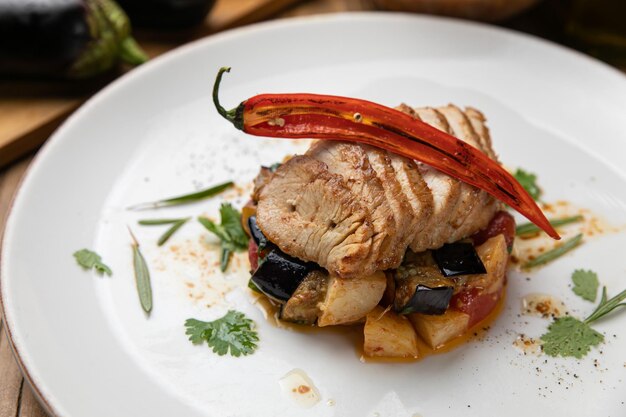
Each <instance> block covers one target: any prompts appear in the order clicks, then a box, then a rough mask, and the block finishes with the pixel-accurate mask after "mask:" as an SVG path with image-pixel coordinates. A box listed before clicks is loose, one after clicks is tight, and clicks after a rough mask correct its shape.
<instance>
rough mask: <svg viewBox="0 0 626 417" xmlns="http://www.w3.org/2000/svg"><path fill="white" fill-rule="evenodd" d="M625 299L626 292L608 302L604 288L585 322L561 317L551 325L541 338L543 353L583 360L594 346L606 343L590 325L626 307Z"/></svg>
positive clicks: (602, 336)
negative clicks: (619, 308) (617, 309)
mask: <svg viewBox="0 0 626 417" xmlns="http://www.w3.org/2000/svg"><path fill="white" fill-rule="evenodd" d="M624 299H626V290H624V291H622V292H621V293H619V294H618V295H616V296H615V297H613V298H611V299H610V300H608V299H607V295H606V287H604V288H603V289H602V299H601V300H600V303H599V304H598V306H597V307H596V309H595V310H594V312H593V313H591V315H590V316H589V317H587V318H586V319H585V320H584V321H581V320H578V319H576V318H574V317H569V316H568V317H559V318H557V319H556V320H554V322H553V323H552V324H550V326H549V327H548V332H547V333H546V334H544V335H543V336H541V340H542V342H543V345H542V346H543V351H544V352H545V353H546V354H547V355H549V356H564V357H567V356H573V357H575V358H578V359H580V358H582V357H583V356H585V355H586V354H587V353H588V352H589V350H590V349H591V347H592V346H596V345H598V344H600V343H601V342H603V341H604V335H602V334H601V333H598V332H597V331H595V330H593V329H592V328H591V326H590V324H591V323H593V322H594V321H596V320H598V319H600V318H602V317H604V316H606V315H607V314H609V313H610V312H612V311H613V310H615V309H616V308H618V307H625V306H626V303H623V302H622V301H624Z"/></svg>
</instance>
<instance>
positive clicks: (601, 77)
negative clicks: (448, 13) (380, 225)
mask: <svg viewBox="0 0 626 417" xmlns="http://www.w3.org/2000/svg"><path fill="white" fill-rule="evenodd" d="M222 65H231V66H232V67H233V71H232V73H231V74H229V75H227V76H226V78H225V80H224V84H223V88H222V100H223V102H224V103H227V104H229V106H228V107H230V105H232V106H235V105H236V104H237V103H238V102H239V101H240V100H242V99H244V98H246V97H249V96H251V95H254V94H256V93H261V92H280V91H284V92H293V91H311V92H318V93H332V94H339V95H348V96H356V97H362V98H366V99H370V100H374V101H377V102H381V103H385V104H388V105H395V104H397V103H399V102H401V101H404V102H407V103H411V104H413V105H443V104H446V103H448V102H454V103H458V104H460V105H472V106H475V107H477V108H480V109H481V110H483V111H484V112H485V113H486V115H487V117H488V119H489V126H490V127H491V130H492V133H493V136H494V138H495V139H494V142H495V147H496V149H497V150H498V152H499V153H500V155H501V158H502V160H503V161H505V163H506V164H507V165H509V166H521V167H524V168H527V169H528V170H531V171H533V172H536V173H538V174H539V178H540V182H541V185H542V186H543V187H544V189H545V190H546V194H545V199H546V200H548V201H554V200H559V199H566V200H569V201H571V202H573V203H574V204H576V205H578V206H582V207H587V208H590V209H592V210H593V211H594V212H596V213H598V214H600V215H602V216H603V217H604V218H606V219H607V220H608V221H609V222H612V223H614V224H619V222H622V221H623V220H624V214H625V211H626V183H625V172H626V171H625V169H624V167H623V165H624V164H623V162H624V154H625V152H626V140H625V139H626V133H625V132H626V117H624V110H625V109H626V81H625V79H624V77H623V76H621V75H620V74H618V73H617V72H616V71H614V70H612V69H610V68H608V67H606V66H604V65H602V64H600V63H598V62H595V61H593V60H591V59H588V58H585V57H584V56H581V55H579V54H576V53H572V52H571V51H568V50H564V49H562V48H559V47H556V46H553V45H550V44H547V43H545V42H543V41H540V40H537V39H534V38H529V37H527V36H522V35H519V34H515V33H511V32H508V31H504V30H500V29H495V28H492V27H488V26H483V25H477V24H472V23H466V22H459V21H453V20H445V19H434V18H425V17H415V16H408V15H398V14H348V15H335V16H330V17H316V18H307V19H299V20H292V21H283V22H277V23H270V24H263V25H258V26H254V27H250V28H245V29H240V30H236V31H232V32H229V33H225V34H221V35H218V36H214V37H211V38H209V39H206V40H203V41H200V42H197V43H194V44H192V45H189V46H185V47H183V48H180V49H178V50H177V51H175V52H172V53H170V54H167V55H166V56H164V57H162V58H158V59H155V60H154V61H153V62H151V63H149V64H147V65H145V66H142V67H141V68H139V69H137V70H135V71H133V72H132V73H130V74H129V75H127V76H125V77H123V78H122V79H120V80H119V81H116V82H114V83H113V84H112V85H111V86H109V87H108V88H106V89H105V90H104V91H102V92H101V93H99V94H98V95H97V96H96V97H95V98H93V99H92V100H90V101H89V102H88V103H87V104H85V105H84V106H83V107H82V108H81V109H80V110H79V111H77V112H76V113H75V114H74V115H73V116H72V117H71V118H70V119H69V120H68V121H67V122H66V123H65V124H64V125H63V127H62V128H60V129H59V130H58V131H57V132H56V134H55V135H54V137H53V138H51V140H50V141H49V142H48V143H47V145H46V146H45V147H44V149H43V150H42V151H41V152H40V154H39V155H38V157H37V159H36V161H35V163H34V164H33V166H32V167H31V169H30V171H29V172H28V175H27V177H26V179H25V180H24V183H23V185H22V188H21V189H20V192H19V193H18V196H17V199H16V200H15V204H14V206H13V210H12V213H11V217H10V219H9V222H8V225H7V229H6V236H5V241H4V248H3V253H2V301H3V306H4V312H5V317H6V323H7V325H8V331H9V333H10V336H11V339H12V342H13V345H14V347H15V349H16V351H17V353H18V356H19V359H20V361H21V363H22V366H23V367H24V368H25V370H26V372H27V374H28V378H29V379H30V380H31V381H32V383H33V384H34V386H35V388H36V391H37V392H38V394H39V395H40V396H41V397H42V398H43V401H44V403H45V404H46V406H47V407H48V408H49V409H51V410H52V411H53V412H54V413H55V414H58V415H63V416H90V417H98V416H135V417H136V416H152V417H155V416H230V415H238V416H277V415H281V416H312V415H315V416H331V415H334V416H412V415H421V416H425V417H431V416H438V417H442V416H458V415H461V413H462V414H463V415H465V416H496V415H507V416H527V415H563V416H565V415H567V416H585V417H591V416H609V415H610V416H619V415H625V414H626V406H624V391H625V388H626V386H625V384H624V380H625V379H626V364H625V363H624V361H625V359H626V358H625V357H624V352H625V351H626V333H624V318H625V317H624V316H623V315H622V316H621V317H620V316H616V317H613V318H610V319H608V320H604V321H602V322H599V323H598V324H597V326H596V328H597V329H599V330H600V331H603V332H604V333H605V334H606V335H607V343H606V344H604V345H602V347H601V351H602V353H600V351H599V350H598V349H594V350H593V352H592V353H591V354H590V355H589V356H588V357H587V358H585V359H583V360H580V361H576V360H571V359H553V358H548V357H543V356H542V357H534V356H524V355H522V354H521V353H520V352H519V351H518V350H516V349H515V348H513V347H512V342H513V340H514V339H515V337H516V335H517V334H518V333H520V332H524V333H527V334H530V335H535V336H538V335H540V334H541V332H542V331H543V330H544V329H545V327H546V325H547V322H546V321H545V320H541V319H535V318H527V317H522V318H520V317H518V314H519V311H520V309H519V302H520V298H521V297H522V296H523V295H524V294H526V293H529V292H534V291H541V292H546V293H550V294H554V295H557V296H559V297H561V298H563V299H564V300H565V302H566V303H567V304H568V306H569V307H570V308H571V309H572V310H573V313H574V314H577V315H579V316H582V315H585V314H587V313H588V312H589V311H590V310H591V309H592V307H593V306H592V305H591V304H590V303H587V302H584V301H581V300H579V299H577V297H576V296H574V295H573V294H572V292H571V290H570V289H569V287H568V285H569V276H570V274H571V272H572V271H573V270H574V269H575V268H577V267H585V268H593V269H594V270H596V271H598V272H599V274H600V277H601V281H602V282H603V283H604V284H606V285H607V286H608V287H609V291H610V292H611V293H612V294H615V293H616V292H617V291H619V290H622V289H623V288H624V287H625V286H626V284H625V281H624V279H623V276H624V272H625V269H626V268H625V267H626V263H625V262H624V258H623V253H622V252H623V248H624V246H625V245H626V235H625V234H623V233H622V234H619V233H616V234H608V235H605V236H601V237H597V238H593V239H588V242H587V243H586V244H585V245H583V246H582V247H581V248H580V249H578V250H577V251H576V252H575V253H574V254H573V255H571V256H566V257H564V258H563V259H560V260H559V261H558V262H555V263H554V264H552V265H550V266H549V267H547V268H544V269H541V270H540V271H539V272H537V273H534V274H532V275H531V277H532V279H531V280H530V281H528V280H526V279H524V278H525V276H526V275H522V274H519V273H512V274H511V275H510V279H509V296H508V298H507V301H506V306H505V309H504V313H503V314H502V316H501V317H500V318H499V319H498V321H497V322H496V323H495V325H494V326H493V328H492V329H491V330H490V332H489V333H488V337H487V339H486V340H484V341H475V342H471V343H469V344H467V345H464V346H462V347H460V348H458V349H456V350H454V351H453V352H451V353H449V354H444V355H437V356H433V357H429V358H428V359H427V360H424V361H421V362H417V363H405V364H391V363H388V364H384V363H375V364H364V363H361V362H360V361H359V360H358V357H357V355H356V353H355V350H354V347H353V342H352V341H351V339H350V338H348V337H343V336H342V335H341V334H338V333H332V334H326V333H324V334H319V333H296V332H289V331H285V330H282V329H278V328H275V327H272V326H271V325H270V324H268V323H267V322H266V321H265V320H264V319H263V316H262V313H261V311H260V310H259V309H258V308H257V307H256V306H254V305H253V304H252V302H251V297H250V295H249V294H248V293H247V292H246V291H244V290H242V289H238V288H239V287H237V286H238V285H240V284H241V283H245V281H246V279H247V276H246V273H245V266H243V265H244V262H243V261H242V266H241V267H240V268H234V272H232V273H231V274H229V275H227V276H226V277H220V276H219V274H215V273H214V272H211V271H214V270H215V269H216V268H215V266H214V262H215V260H216V250H215V248H214V247H213V246H210V245H208V246H207V245H206V244H204V243H202V242H203V239H208V240H209V242H215V241H214V240H212V238H211V237H209V236H208V234H207V233H205V232H204V231H203V229H202V228H201V226H200V225H198V224H196V223H190V224H189V225H187V226H186V227H184V228H183V229H182V230H181V231H180V232H179V233H178V234H177V235H175V236H174V238H173V239H172V240H171V242H170V243H169V245H168V246H167V247H165V248H157V247H156V246H155V243H154V242H155V240H156V238H157V236H158V235H159V233H160V232H161V231H162V229H158V228H145V227H144V228H141V227H139V226H137V225H136V223H135V222H136V220H137V219H139V218H144V217H167V216H177V215H198V214H201V213H206V214H208V215H212V216H215V215H216V214H217V208H218V205H219V203H220V199H215V200H210V201H206V202H203V203H198V204H195V205H190V206H184V207H177V208H171V209H162V210H159V211H158V212H153V213H151V212H145V213H136V212H129V211H126V210H124V208H125V207H126V206H128V205H129V204H132V203H137V202H141V201H145V200H153V199H155V198H159V197H164V196H171V195H177V194H180V193H184V192H187V191H190V190H193V189H197V188H199V187H202V186H207V185H209V184H214V183H216V182H218V181H221V180H226V179H232V178H234V179H235V180H236V181H237V182H238V183H239V184H241V185H244V184H246V183H248V182H249V181H250V179H251V178H252V177H253V175H254V174H255V171H256V170H257V168H258V166H259V164H260V163H264V164H270V163H272V162H274V161H276V160H280V159H281V158H282V156H283V155H284V154H286V153H288V152H297V151H298V150H300V151H301V150H302V149H303V146H304V144H302V143H300V144H296V143H294V142H289V141H282V142H281V141H279V140H264V139H259V138H253V137H247V136H246V135H244V134H242V133H241V132H238V131H235V130H234V129H233V128H232V126H230V125H228V124H227V123H226V122H225V121H224V120H222V119H220V118H219V117H218V115H217V114H216V112H215V110H214V108H213V105H212V103H211V101H210V88H211V85H212V82H213V78H214V76H215V73H216V70H217V68H218V67H220V66H222ZM226 197H228V198H229V199H232V198H233V197H234V194H233V193H230V194H229V195H227V196H226ZM245 198H246V197H245V196H241V197H238V198H237V199H236V204H242V203H243V201H244V199H245ZM126 225H131V226H132V227H133V229H134V231H135V233H136V234H137V235H138V238H139V240H140V242H141V243H142V248H143V251H144V255H145V256H146V258H147V260H148V262H149V263H150V267H151V269H152V278H153V289H154V303H155V304H154V311H153V313H152V315H151V316H150V317H149V318H147V317H146V316H145V315H144V314H143V313H142V311H141V309H140V307H139V303H138V300H137V294H136V292H135V288H134V278H133V272H132V267H131V250H130V246H129V243H130V240H129V236H128V233H127V230H126ZM172 245H176V246H177V247H178V251H175V250H172V249H171V246H172ZM83 247H89V248H95V249H96V250H97V251H98V252H99V253H100V254H101V255H102V256H103V257H104V260H105V261H106V262H107V263H108V264H109V265H110V266H111V267H112V269H113V271H114V274H113V276H112V277H111V278H107V277H98V276H95V275H92V274H91V273H85V272H83V271H82V270H81V269H80V268H79V267H77V265H76V264H75V262H74V259H73V258H72V253H73V252H74V251H75V250H77V249H80V248H83ZM192 252H193V253H192ZM244 258H245V255H242V256H241V260H243V259H244ZM190 284H193V288H191V287H190ZM209 285H211V286H212V287H213V289H212V290H211V289H209V287H208V286H209ZM216 288H217V290H218V291H219V290H224V291H226V292H227V295H226V297H225V298H222V297H221V296H215V291H216ZM230 288H235V289H234V290H232V291H227V290H228V289H230ZM208 304H211V305H212V306H211V307H207V305H208ZM228 308H236V309H238V310H241V311H244V312H245V313H246V314H248V315H249V316H251V317H253V318H254V320H255V321H256V322H257V323H258V325H259V333H260V337H261V342H260V348H259V350H258V351H257V352H256V353H255V354H254V355H251V356H248V357H242V358H231V357H218V356H216V355H214V354H213V353H212V352H210V350H209V349H208V348H207V347H206V346H193V345H191V344H190V343H189V342H188V341H187V338H186V336H185V334H184V328H183V322H184V320H185V319H187V318H189V317H196V318H198V319H204V320H209V319H213V318H216V317H218V316H221V315H222V314H223V313H224V312H225V311H226V310H227V309H228ZM613 334H616V337H613ZM594 359H597V361H598V366H597V367H596V366H594ZM294 368H301V369H303V370H304V371H305V372H306V373H307V374H308V375H309V376H310V378H311V379H312V380H313V382H314V383H315V384H316V386H317V388H318V389H319V392H320V395H321V397H322V400H321V401H320V402H319V403H318V404H317V405H316V406H314V407H313V408H310V409H306V410H305V409H301V408H299V407H298V406H297V405H296V404H295V403H293V402H291V400H290V399H289V398H288V397H287V396H286V395H285V394H284V393H283V392H282V391H281V389H280V386H279V383H278V381H279V379H280V378H281V377H282V376H283V375H285V374H286V373H287V372H289V371H291V370H292V369H294ZM574 374H575V375H574Z"/></svg>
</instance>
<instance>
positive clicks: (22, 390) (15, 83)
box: [0, 0, 626, 417]
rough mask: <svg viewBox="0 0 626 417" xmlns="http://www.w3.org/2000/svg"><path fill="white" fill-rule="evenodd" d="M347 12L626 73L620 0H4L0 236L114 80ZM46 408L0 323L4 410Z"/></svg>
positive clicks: (625, 11)
mask: <svg viewBox="0 0 626 417" xmlns="http://www.w3.org/2000/svg"><path fill="white" fill-rule="evenodd" d="M346 11H403V12H409V13H420V14H433V15H442V16H451V17H455V18H461V19H470V20H476V21H482V22H488V23H490V24H494V25H497V26H501V27H505V28H509V29H513V30H516V31H521V32H526V33H530V34H533V35H535V36H538V37H541V38H544V39H548V40H551V41H553V42H556V43H559V44H562V45H565V46H567V47H570V48H574V49H576V50H579V51H581V52H582V53H584V54H588V55H591V56H594V57H596V58H598V59H600V60H602V61H604V62H606V63H607V64H609V65H612V66H614V67H616V68H617V69H619V70H621V71H626V23H625V22H626V1H625V0H117V1H115V0H28V1H26V0H0V235H1V234H2V231H3V228H4V221H5V219H6V215H7V213H8V210H9V206H10V201H11V197H12V195H13V194H14V192H15V190H16V189H17V187H18V184H19V181H20V179H21V177H22V175H23V173H24V172H25V170H26V169H27V167H28V165H29V164H30V162H31V160H32V158H33V155H34V153H35V152H36V150H37V149H38V148H39V147H40V146H41V145H42V144H43V143H44V142H45V140H46V139H47V138H48V137H49V136H50V134H51V133H52V132H53V131H54V130H55V129H56V128H57V127H58V126H59V125H60V124H61V123H62V122H63V120H65V119H66V118H67V117H68V116H69V115H70V114H71V113H72V112H73V111H74V110H75V109H76V108H78V107H79V106H80V105H81V104H82V103H83V102H84V101H85V100H87V99H88V98H89V97H91V96H92V95H93V94H95V93H96V92H98V91H99V90H100V89H102V88H103V87H104V86H106V85H107V84H108V83H110V82H111V81H113V80H114V79H115V78H117V77H119V76H120V75H122V74H124V73H125V72H127V71H131V70H132V69H133V68H134V67H136V66H138V65H141V64H143V63H144V62H146V61H148V60H149V59H151V58H153V57H155V56H158V55H160V54H162V53H164V52H167V51H168V50H171V49H173V48H176V47H177V46H180V45H183V44H185V43H187V42H190V41H193V40H196V39H200V38H203V37H206V36H210V35H212V34H214V33H217V32H221V31H224V30H228V29H231V28H235V27H240V26H244V25H249V24H252V23H256V22H261V21H267V20H278V19H285V18H290V17H294V16H306V15H315V14H324V13H337V12H346ZM44 415H45V414H44V412H43V411H42V410H41V408H40V407H39V405H38V404H37V402H36V401H35V399H34V396H33V394H32V392H31V390H30V388H29V387H28V383H27V382H25V381H24V379H23V378H22V375H21V373H20V371H19V369H18V367H17V365H16V364H15V362H14V359H13V357H12V354H11V350H10V347H9V344H8V341H7V339H6V336H5V334H4V329H3V326H2V323H1V322H0V417H9V416H10V417H19V416H22V417H32V416H44Z"/></svg>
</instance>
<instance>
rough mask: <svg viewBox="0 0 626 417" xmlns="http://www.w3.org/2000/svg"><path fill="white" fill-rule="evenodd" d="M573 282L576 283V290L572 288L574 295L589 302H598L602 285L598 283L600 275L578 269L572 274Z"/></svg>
mask: <svg viewBox="0 0 626 417" xmlns="http://www.w3.org/2000/svg"><path fill="white" fill-rule="evenodd" d="M572 282H573V283H574V288H572V291H574V294H576V295H578V296H580V297H581V298H583V299H585V300H587V301H591V302H594V301H596V295H597V294H598V286H599V285H600V283H599V282H598V275H597V274H596V273H595V272H593V271H585V270H584V269H577V270H575V271H574V273H573V274H572Z"/></svg>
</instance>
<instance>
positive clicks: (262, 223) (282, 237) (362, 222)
mask: <svg viewBox="0 0 626 417" xmlns="http://www.w3.org/2000/svg"><path fill="white" fill-rule="evenodd" d="M398 109H399V110H401V111H403V112H405V113H408V114H411V115H412V116H413V117H415V118H418V119H420V120H422V121H424V122H426V123H428V124H431V125H432V126H434V127H436V128H438V129H440V130H443V131H446V132H448V133H450V134H452V135H454V136H456V137H458V138H459V139H461V140H463V141H465V142H467V143H468V144H470V145H472V146H474V147H476V148H478V149H480V150H482V151H483V152H485V154H487V155H488V156H489V157H491V158H492V159H496V154H495V152H494V151H493V149H492V147H491V138H490V136H489V131H488V129H487V127H486V126H485V118H484V116H483V115H482V114H481V113H480V112H479V111H477V110H475V109H471V108H468V109H466V110H465V111H462V110H461V109H459V108H458V107H456V106H453V105H449V106H445V107H441V108H437V109H434V108H428V107H425V108H415V109H414V108H411V107H409V106H407V105H405V104H403V105H400V106H399V107H398ZM255 197H258V208H257V221H258V224H259V227H260V228H261V230H262V231H263V232H264V233H265V235H266V236H267V237H268V238H269V240H270V241H272V242H274V243H275V244H277V245H278V246H279V247H280V249H281V250H283V251H284V252H286V253H288V254H290V255H292V256H296V257H299V258H301V259H305V260H309V261H314V262H316V263H318V264H319V265H321V266H322V267H324V268H326V269H327V270H328V271H329V272H330V273H331V274H335V275H338V276H340V277H342V278H354V277H358V276H365V275H368V274H371V273H373V272H374V271H378V270H385V269H390V268H396V267H397V266H398V265H399V264H400V262H401V261H402V258H403V256H404V253H405V252H406V249H407V247H410V248H411V249H412V250H413V251H414V252H421V251H424V250H427V249H434V248H438V247H441V246H442V245H443V244H444V243H446V242H454V241H458V240H460V239H462V238H464V237H467V236H469V235H471V234H473V233H475V232H476V231H478V230H480V229H482V228H484V227H485V226H486V225H487V224H488V222H489V220H490V219H491V218H492V217H493V215H494V213H495V212H496V211H497V209H498V208H499V203H498V202H497V201H496V200H495V199H494V198H492V197H491V196H490V195H489V194H487V193H485V192H483V191H480V190H478V189H477V188H475V187H473V186H471V185H468V184H465V183H462V182H461V181H459V180H457V179H454V178H452V177H450V176H448V175H446V174H443V173H441V172H439V171H437V170H436V169H434V168H432V167H430V166H427V165H425V164H422V163H419V162H416V161H413V160H410V159H407V158H404V157H401V156H398V155H395V154H393V153H389V152H387V151H384V150H381V149H378V148H374V147H370V146H366V145H360V144H351V143H345V142H334V141H332V142H331V141H318V142H316V143H314V144H313V145H312V146H311V148H310V149H309V150H308V151H307V153H306V154H305V155H303V156H296V157H294V158H292V159H291V160H289V161H288V162H287V163H285V164H283V165H282V166H281V167H280V168H278V169H277V170H276V172H275V173H274V174H273V175H272V176H271V177H270V178H264V181H263V186H262V187H259V186H257V188H256V192H255Z"/></svg>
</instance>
